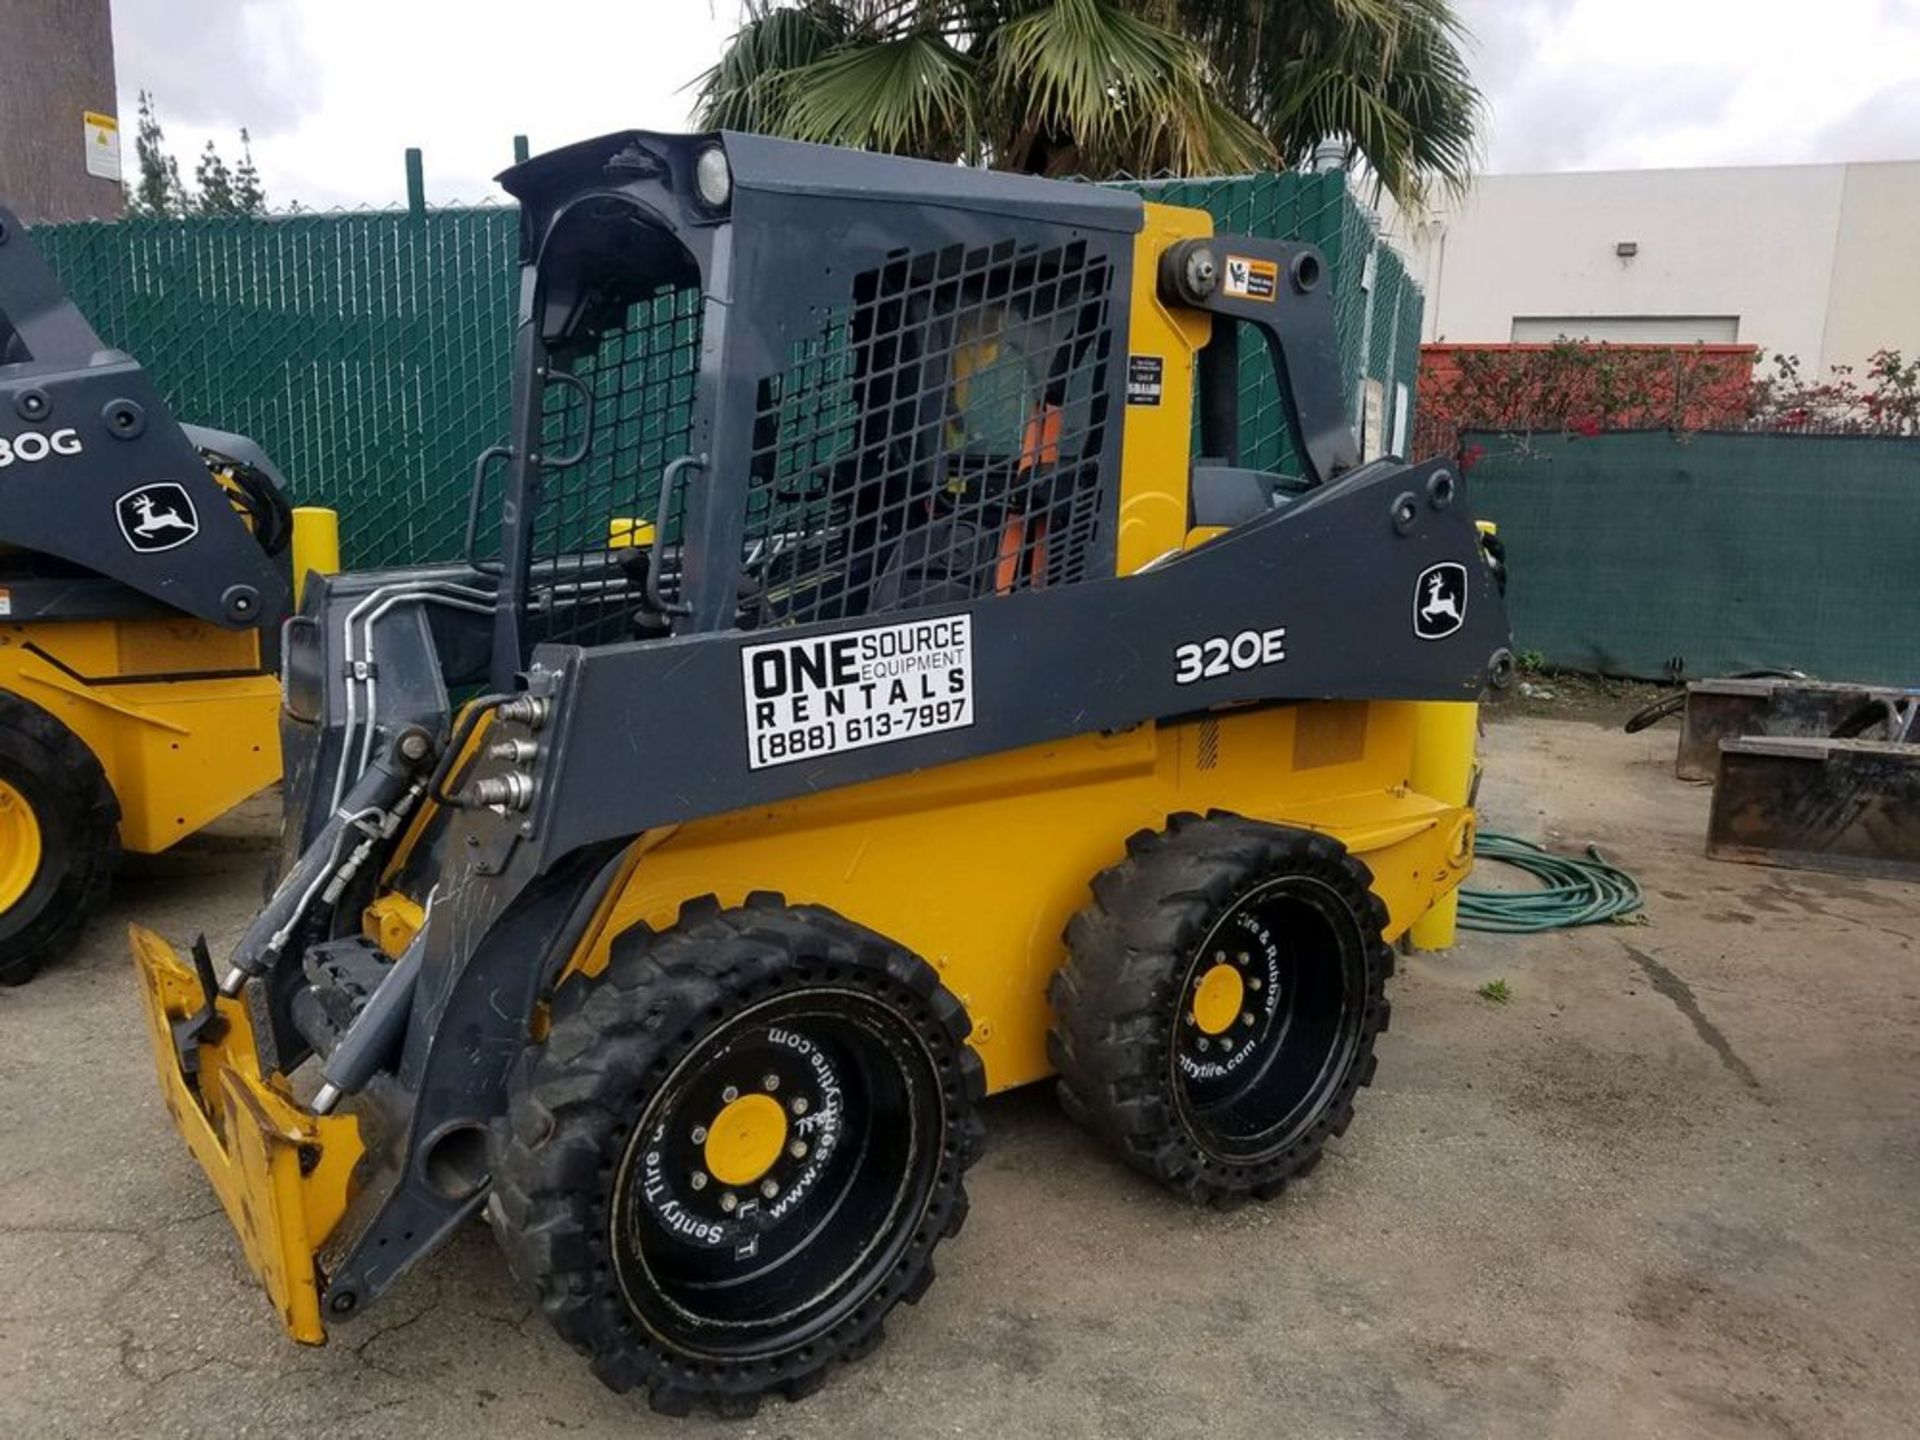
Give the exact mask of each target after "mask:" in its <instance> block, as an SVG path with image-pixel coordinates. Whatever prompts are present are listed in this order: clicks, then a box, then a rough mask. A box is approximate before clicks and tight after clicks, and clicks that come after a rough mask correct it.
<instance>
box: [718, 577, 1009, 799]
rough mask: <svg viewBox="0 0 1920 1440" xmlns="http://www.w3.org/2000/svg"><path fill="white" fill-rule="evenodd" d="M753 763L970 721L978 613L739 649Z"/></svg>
mask: <svg viewBox="0 0 1920 1440" xmlns="http://www.w3.org/2000/svg"><path fill="white" fill-rule="evenodd" d="M740 668H741V679H742V682H743V684H744V688H745V697H746V706H747V763H748V765H749V766H751V767H752V768H753V769H755V770H764V769H765V768H766V767H767V766H769V765H785V764H789V763H790V762H792V761H795V760H811V759H814V758H816V757H818V756H821V755H834V754H838V753H839V752H840V751H842V750H861V749H865V748H866V747H867V746H869V745H885V744H887V743H889V742H891V741H894V740H908V739H911V738H913V737H914V736H916V735H932V734H935V733H937V732H938V731H941V730H960V729H964V728H965V727H966V726H969V725H971V724H973V617H972V616H970V615H949V616H946V617H945V618H943V619H939V620H910V621H907V622H906V623H904V624H901V625H881V626H876V627H875V628H873V629H871V630H849V631H845V632H843V633H841V634H838V635H816V636H813V637H812V638H810V639H806V640H776V641H773V642H771V643H769V644H766V645H749V646H747V647H746V648H745V649H744V650H742V651H741V652H740Z"/></svg>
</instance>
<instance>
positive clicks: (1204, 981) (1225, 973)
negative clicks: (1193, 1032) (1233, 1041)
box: [1193, 962, 1247, 1035]
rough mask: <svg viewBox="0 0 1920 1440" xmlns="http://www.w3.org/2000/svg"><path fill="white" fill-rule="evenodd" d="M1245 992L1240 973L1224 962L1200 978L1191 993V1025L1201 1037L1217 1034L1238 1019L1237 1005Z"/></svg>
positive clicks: (1238, 1009) (1238, 1010)
mask: <svg viewBox="0 0 1920 1440" xmlns="http://www.w3.org/2000/svg"><path fill="white" fill-rule="evenodd" d="M1246 993H1247V982H1246V981H1244V980H1242V979H1241V978H1240V972H1239V971H1238V970H1236V969H1234V968H1233V966H1231V965H1228V964H1225V963H1224V962H1223V963H1221V964H1219V965H1215V966H1214V967H1213V968H1212V969H1211V970H1209V971H1207V973H1206V974H1205V975H1202V976H1201V977H1200V987H1199V989H1197V990H1195V991H1194V992H1193V1023H1194V1024H1195V1025H1197V1026H1199V1027H1200V1031H1201V1033H1202V1034H1205V1035H1218V1034H1220V1032H1221V1031H1223V1030H1225V1029H1226V1028H1227V1027H1228V1026H1229V1025H1231V1024H1233V1022H1234V1021H1236V1020H1238V1019H1239V1018H1240V1002H1241V1001H1242V1000H1243V999H1244V998H1245V996H1246Z"/></svg>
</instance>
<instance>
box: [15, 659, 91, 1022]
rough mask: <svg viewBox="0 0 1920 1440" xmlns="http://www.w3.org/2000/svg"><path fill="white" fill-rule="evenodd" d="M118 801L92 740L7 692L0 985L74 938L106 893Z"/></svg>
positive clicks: (26, 974) (23, 978) (25, 974)
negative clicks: (88, 743) (87, 741)
mask: <svg viewBox="0 0 1920 1440" xmlns="http://www.w3.org/2000/svg"><path fill="white" fill-rule="evenodd" d="M119 820H120V810H119V806H118V805H117V804H116V803H115V801H114V798H113V790H112V787H111V786H109V785H108V784H107V777H106V772H105V771H103V770H102V769H101V768H100V762H99V760H98V759H97V758H96V757H95V756H94V753H93V752H92V751H91V750H89V749H88V748H87V746H86V744H85V743H84V742H83V741H82V740H81V739H80V738H79V737H78V736H76V735H75V734H74V733H73V732H72V731H71V730H69V729H67V727H66V726H64V725H62V724H61V723H60V722H59V721H58V720H56V719H55V718H54V717H53V716H52V715H50V714H48V713H47V712H46V711H45V710H42V709H41V708H40V707H39V706H38V705H35V704H32V703H31V702H29V701H27V700H23V699H21V698H20V697H19V696H18V695H14V694H10V693H6V692H0V985H22V984H25V983H26V982H27V981H28V980H30V979H32V978H33V976H34V973H35V972H36V971H37V970H39V969H40V967H41V966H42V965H45V964H46V963H48V962H49V961H51V960H55V959H57V958H59V957H60V956H61V955H64V954H65V953H66V952H67V951H68V950H70V949H72V948H73V945H74V943H75V942H76V941H77V940H78V939H79V938H80V931H81V928H82V927H83V925H84V924H85V922H86V918H87V916H88V915H89V914H91V913H93V912H95V911H97V910H99V909H100V908H101V907H102V906H103V905H104V904H105V903H106V899H107V889H108V885H109V883H110V882H111V880H112V876H113V867H114V861H115V858H116V844H115V832H116V828H117V826H118V824H119Z"/></svg>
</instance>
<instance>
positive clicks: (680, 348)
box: [527, 286, 703, 645]
mask: <svg viewBox="0 0 1920 1440" xmlns="http://www.w3.org/2000/svg"><path fill="white" fill-rule="evenodd" d="M702 304H703V298H702V296H701V293H700V290H699V289H698V287H694V286H678V287H674V286H668V287H663V288H661V289H660V290H658V291H656V292H655V293H653V294H652V295H649V296H647V297H645V298H642V299H639V300H636V301H634V302H633V303H631V304H630V305H628V307H627V309H626V314H625V316H624V319H623V323H621V324H620V325H619V326H617V327H615V328H611V329H608V330H606V331H605V332H603V333H602V335H601V336H600V340H599V344H598V345H597V346H595V347H594V348H593V349H592V350H591V351H590V352H588V353H587V354H585V355H584V356H582V357H581V358H579V359H577V360H575V361H573V362H572V363H571V364H569V365H568V366H566V367H565V369H566V370H567V371H568V372H570V373H571V374H572V376H573V377H574V379H575V380H576V381H578V382H579V383H577V384H573V383H568V382H567V381H566V380H565V379H564V378H550V379H549V381H548V383H547V385H546V387H545V390H544V392H543V399H542V424H541V454H542V455H543V456H545V457H546V464H545V465H544V467H543V469H542V471H541V487H540V489H541V493H540V497H539V502H538V504H537V505H536V506H535V508H534V515H533V522H532V525H531V532H532V535H531V540H530V541H529V546H528V551H529V559H530V574H529V581H528V595H527V606H528V610H529V611H530V612H531V615H532V618H533V620H534V624H535V628H536V629H537V630H538V632H539V634H540V636H541V637H542V638H545V639H548V640H553V641H556V642H560V643H566V644H576V645H600V644H607V643H609V642H612V641H616V640H630V639H632V638H633V637H634V634H635V625H634V619H635V615H636V612H637V611H638V610H639V609H640V607H641V606H642V605H643V604H644V589H645V572H646V567H647V566H649V565H658V566H660V567H661V577H660V578H661V586H660V588H661V591H662V598H663V599H667V600H672V599H674V598H676V597H677V596H678V594H679V584H680V552H679V546H680V526H681V511H682V509H683V497H684V495H685V493H686V492H685V487H680V488H678V489H677V490H676V492H675V495H674V497H673V511H672V513H671V514H669V515H668V517H667V525H666V533H664V534H659V535H654V534H653V527H654V524H655V521H656V518H657V509H658V504H659V496H660V481H661V476H662V474H663V473H664V472H665V470H666V467H667V466H668V465H669V464H671V463H672V462H673V461H674V460H677V459H679V458H680V457H681V456H683V455H686V454H687V453H688V452H689V451H690V450H691V449H692V448H693V441H692V431H693V413H694V391H695V386H696V383H697V379H698V370H699V364H700V317H701V308H702ZM589 396H590V397H591V399H590V400H589ZM576 455H577V456H579V457H580V458H579V459H578V460H577V461H576V462H575V463H573V464H571V465H569V464H566V463H565V462H566V461H567V460H568V459H569V457H572V456H576ZM649 537H651V540H649Z"/></svg>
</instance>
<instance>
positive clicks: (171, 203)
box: [130, 90, 188, 216]
mask: <svg viewBox="0 0 1920 1440" xmlns="http://www.w3.org/2000/svg"><path fill="white" fill-rule="evenodd" d="M133 150H134V155H135V157H136V158H137V159H138V161H139V165H140V179H139V181H138V182H137V183H136V184H135V185H134V187H133V194H132V196H131V197H130V201H131V205H132V208H133V212H134V214H136V215H152V216H164V215H184V214H186V213H187V209H188V202H187V187H186V185H185V184H184V183H183V182H182V181H181V179H180V162H179V161H177V160H175V159H174V158H173V156H171V155H170V154H168V153H167V135H166V131H164V130H162V129H161V128H160V117H159V115H158V114H157V113H156V112H155V110H154V104H153V96H151V95H150V94H148V93H147V92H146V91H145V90H142V91H141V92H140V124H139V128H138V130H137V131H136V132H135V134H134V140H133Z"/></svg>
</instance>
